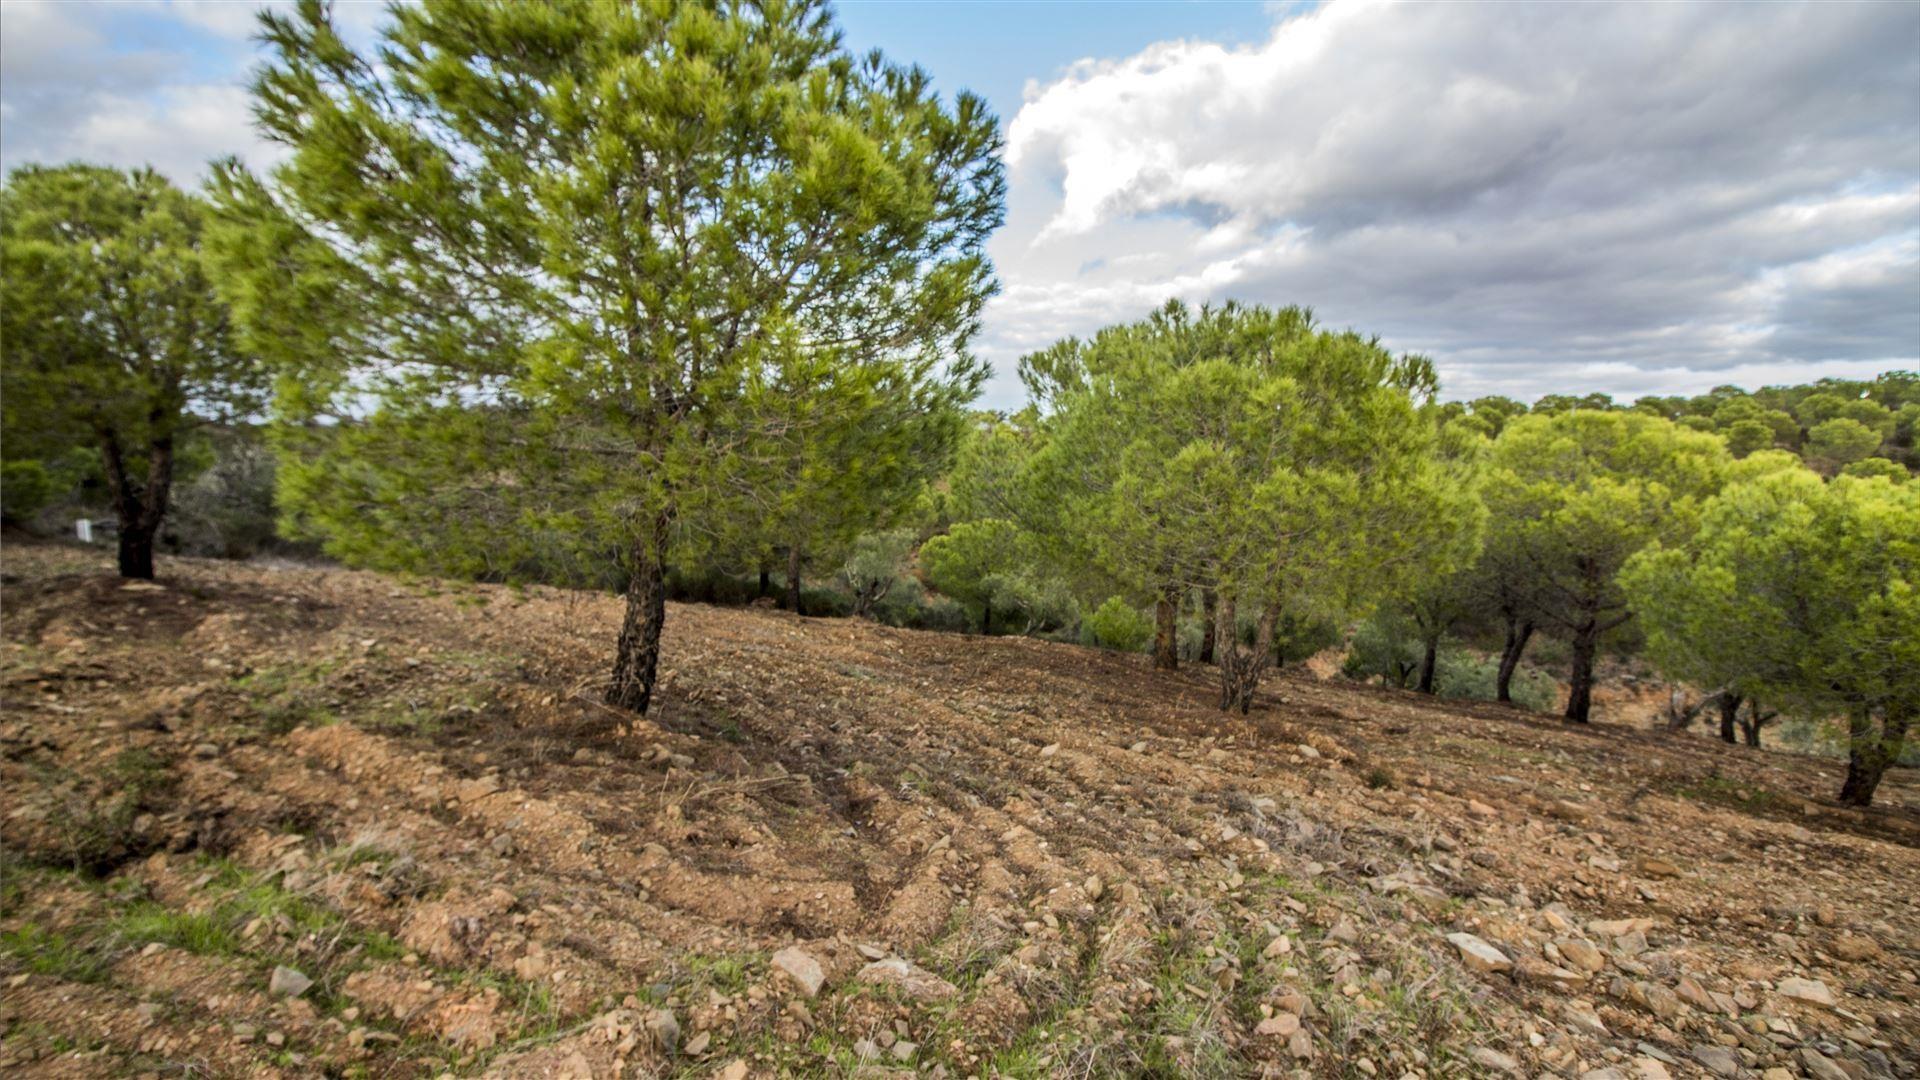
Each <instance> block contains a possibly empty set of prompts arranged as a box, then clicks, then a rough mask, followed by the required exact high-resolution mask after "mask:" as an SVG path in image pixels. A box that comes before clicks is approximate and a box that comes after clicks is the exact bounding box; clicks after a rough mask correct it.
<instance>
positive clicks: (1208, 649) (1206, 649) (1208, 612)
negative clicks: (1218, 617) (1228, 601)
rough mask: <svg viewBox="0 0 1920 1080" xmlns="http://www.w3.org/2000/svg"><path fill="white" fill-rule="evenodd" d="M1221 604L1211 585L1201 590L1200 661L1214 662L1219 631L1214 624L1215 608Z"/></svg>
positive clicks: (1204, 662) (1205, 662)
mask: <svg viewBox="0 0 1920 1080" xmlns="http://www.w3.org/2000/svg"><path fill="white" fill-rule="evenodd" d="M1219 606H1220V600H1219V597H1218V596H1216V595H1215V594H1214V591H1213V589H1212V587H1211V586H1209V587H1208V588H1205V589H1202V590H1200V613H1201V614H1200V662H1201V663H1203V664H1211V663H1213V646H1214V641H1215V639H1216V638H1217V636H1218V634H1219V631H1218V630H1217V629H1216V628H1215V627H1214V625H1213V617H1214V613H1215V610H1216V609H1217V608H1218V607H1219Z"/></svg>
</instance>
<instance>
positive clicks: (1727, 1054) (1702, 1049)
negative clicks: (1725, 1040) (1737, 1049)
mask: <svg viewBox="0 0 1920 1080" xmlns="http://www.w3.org/2000/svg"><path fill="white" fill-rule="evenodd" d="M1693 1060H1695V1061H1697V1062H1699V1063H1700V1064H1702V1065H1704V1066H1706V1067H1707V1071H1708V1072H1710V1073H1712V1074H1713V1075H1715V1076H1739V1075H1740V1055H1738V1054H1736V1053H1734V1052H1733V1051H1732V1050H1729V1049H1727V1048H1726V1047H1724V1046H1696V1047H1694V1048H1693Z"/></svg>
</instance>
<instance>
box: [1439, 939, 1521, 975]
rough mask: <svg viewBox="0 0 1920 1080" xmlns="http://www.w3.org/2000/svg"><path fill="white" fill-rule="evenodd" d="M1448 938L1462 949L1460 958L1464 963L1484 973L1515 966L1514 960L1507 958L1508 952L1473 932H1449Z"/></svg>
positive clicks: (1457, 947)
mask: <svg viewBox="0 0 1920 1080" xmlns="http://www.w3.org/2000/svg"><path fill="white" fill-rule="evenodd" d="M1447 940H1448V941H1450V942H1452V943H1453V947H1454V948H1456V949H1459V950H1460V960H1461V962H1462V963H1464V964H1466V965H1467V967H1468V968H1470V969H1472V970H1474V971H1478V972H1480V973H1481V974H1483V975H1491V974H1494V973H1495V972H1501V971H1507V970H1509V969H1511V968H1512V967H1513V961H1511V960H1509V959H1507V954H1506V953H1503V952H1501V951H1500V950H1499V949H1496V948H1494V947H1493V946H1491V945H1489V944H1487V943H1486V942H1485V941H1482V940H1481V939H1480V938H1477V937H1475V936H1474V935H1472V934H1467V933H1454V934H1448V935H1447Z"/></svg>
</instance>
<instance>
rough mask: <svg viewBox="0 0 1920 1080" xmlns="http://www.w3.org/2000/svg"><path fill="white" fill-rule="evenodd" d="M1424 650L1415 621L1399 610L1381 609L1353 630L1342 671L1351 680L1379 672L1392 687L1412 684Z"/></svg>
mask: <svg viewBox="0 0 1920 1080" xmlns="http://www.w3.org/2000/svg"><path fill="white" fill-rule="evenodd" d="M1425 652H1426V650H1425V649H1424V648H1423V647H1422V646H1421V644H1420V636H1419V635H1418V634H1417V633H1415V632H1414V628H1413V624H1412V623H1411V622H1409V621H1408V620H1407V619H1406V618H1405V617H1404V616H1402V615H1400V614H1399V613H1398V612H1395V611H1393V610H1392V609H1390V608H1382V609H1380V610H1379V611H1376V612H1374V613H1373V616H1372V617H1371V618H1369V619H1368V620H1367V621H1366V622H1363V623H1361V624H1360V628H1359V629H1358V630H1355V631H1354V634H1353V643H1352V645H1350V646H1349V647H1348V649H1347V661H1346V663H1345V664H1344V665H1342V667H1341V671H1342V672H1344V673H1345V674H1346V676H1347V677H1348V678H1351V679H1369V678H1372V677H1373V676H1375V675H1378V676H1380V677H1381V678H1382V679H1385V680H1386V682H1387V685H1389V686H1400V687H1405V686H1410V685H1412V684H1413V681H1414V678H1415V677H1416V676H1417V675H1418V674H1419V672H1420V661H1421V660H1422V659H1423V658H1424V656H1425Z"/></svg>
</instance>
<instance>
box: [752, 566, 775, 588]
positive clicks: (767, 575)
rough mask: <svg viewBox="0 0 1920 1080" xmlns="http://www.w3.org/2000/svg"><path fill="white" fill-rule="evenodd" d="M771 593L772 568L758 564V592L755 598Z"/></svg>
mask: <svg viewBox="0 0 1920 1080" xmlns="http://www.w3.org/2000/svg"><path fill="white" fill-rule="evenodd" d="M772 591H773V568H772V567H769V566H768V565H767V564H766V563H761V564H760V591H759V592H757V593H754V595H755V596H765V595H767V594H768V593H770V592H772Z"/></svg>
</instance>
